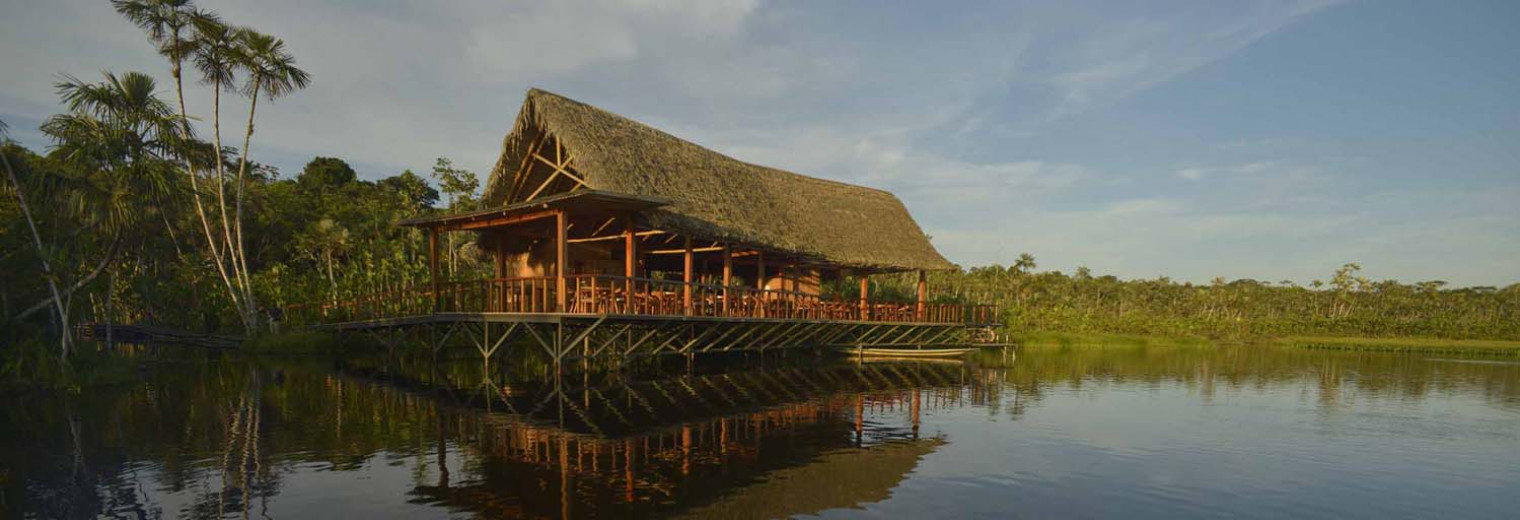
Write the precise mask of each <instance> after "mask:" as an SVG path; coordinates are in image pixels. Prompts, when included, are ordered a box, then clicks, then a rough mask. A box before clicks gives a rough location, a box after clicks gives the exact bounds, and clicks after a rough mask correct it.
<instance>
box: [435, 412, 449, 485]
mask: <svg viewBox="0 0 1520 520" xmlns="http://www.w3.org/2000/svg"><path fill="white" fill-rule="evenodd" d="M436 415H437V416H438V487H440V488H443V489H448V488H449V464H448V459H449V444H448V438H449V433H448V427H447V424H446V423H444V414H442V413H437V414H436Z"/></svg>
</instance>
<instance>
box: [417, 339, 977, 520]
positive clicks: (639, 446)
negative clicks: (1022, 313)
mask: <svg viewBox="0 0 1520 520" xmlns="http://www.w3.org/2000/svg"><path fill="white" fill-rule="evenodd" d="M964 370H965V369H964V367H962V366H960V365H949V364H945V365H929V364H914V365H900V364H866V365H861V366H833V367H824V368H810V369H805V370H799V369H787V368H782V369H766V370H751V371H743V372H735V373H722V374H706V375H694V376H684V377H677V378H670V379H660V380H649V381H636V382H617V383H614V384H606V385H595V386H581V387H576V388H564V387H562V388H553V387H545V388H541V389H534V390H527V391H510V392H507V391H501V389H500V387H496V386H494V385H489V386H485V385H483V386H482V390H484V391H467V390H446V389H441V388H437V389H435V390H436V395H438V396H439V397H440V399H441V401H443V403H441V404H446V405H448V406H449V407H454V408H460V407H463V408H468V409H469V410H471V412H470V413H465V414H460V415H461V416H463V417H467V418H468V419H465V420H464V421H462V422H461V423H460V424H462V425H463V428H462V430H461V431H460V432H459V434H458V435H453V436H444V437H447V438H451V439H453V440H454V441H455V442H456V443H458V444H460V445H463V446H466V447H468V448H469V451H470V452H472V455H474V456H475V458H476V459H477V462H476V463H475V464H473V465H471V469H472V470H474V472H475V473H476V475H474V476H473V477H472V478H471V479H469V480H467V481H451V479H450V475H451V472H450V468H448V467H447V466H446V465H445V464H444V460H445V459H440V460H439V461H437V462H438V463H439V468H438V469H439V479H438V482H437V483H436V484H435V485H424V486H418V487H417V488H416V489H415V490H414V493H415V494H416V495H417V497H418V498H417V500H418V501H421V502H426V503H437V504H440V505H445V506H448V507H450V508H454V509H462V510H468V511H473V512H476V513H480V514H482V515H485V516H497V515H502V516H546V515H559V516H566V517H568V516H586V515H597V516H605V515H612V516H616V517H626V516H629V515H642V514H649V513H656V512H659V513H670V512H674V511H676V510H686V511H687V512H692V513H695V512H699V511H701V512H702V513H703V514H718V515H721V516H725V517H735V516H736V515H737V516H738V517H750V516H754V517H774V516H778V515H779V516H785V515H788V514H797V513H805V512H814V511H819V510H823V509H829V508H838V507H851V506H854V505H856V504H861V503H869V502H876V501H880V500H883V499H885V498H887V497H888V496H889V494H890V490H891V489H892V488H893V487H895V486H896V485H897V484H898V482H900V481H901V480H902V479H903V478H904V476H905V475H906V474H907V473H908V472H909V471H911V470H912V469H913V468H914V467H915V466H916V465H917V463H918V459H919V458H920V457H922V456H923V455H926V454H928V453H929V452H931V451H933V450H934V449H935V448H936V447H937V446H939V445H940V444H942V443H943V442H944V440H943V439H941V438H938V437H935V436H923V437H921V436H920V427H921V425H920V423H921V420H922V418H923V415H924V414H925V413H930V412H932V411H934V410H937V409H940V408H943V407H947V406H956V405H958V403H959V402H960V400H962V399H963V398H965V396H966V393H965V392H964V391H963V388H964V386H963V385H965V384H967V383H970V381H967V380H966V374H965V372H964ZM397 383H400V384H401V385H402V386H414V385H419V383H415V382H399V381H398V382H397ZM973 384H974V383H973ZM440 417H442V415H440ZM442 427H444V426H443V425H440V428H442ZM441 438H442V437H441ZM445 449H446V447H445V446H440V447H439V451H440V452H443V451H444V450H445ZM453 470H454V472H457V471H458V470H459V468H453ZM677 504H680V505H679V506H678V505H677Z"/></svg>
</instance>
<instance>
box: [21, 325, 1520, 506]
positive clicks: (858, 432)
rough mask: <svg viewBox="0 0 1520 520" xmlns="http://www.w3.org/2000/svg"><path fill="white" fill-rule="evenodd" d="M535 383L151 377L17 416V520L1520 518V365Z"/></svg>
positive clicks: (1152, 355) (1267, 358) (1207, 354)
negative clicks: (83, 519)
mask: <svg viewBox="0 0 1520 520" xmlns="http://www.w3.org/2000/svg"><path fill="white" fill-rule="evenodd" d="M533 372H535V371H534V370H531V369H524V368H522V367H515V368H514V367H506V368H492V369H489V370H483V367H481V365H480V364H479V363H478V362H468V361H461V362H453V363H442V364H433V363H422V362H404V363H379V362H368V363H366V362H356V361H349V362H346V363H335V362H333V361H326V360H315V359H312V360H290V359H286V360H281V361H268V360H256V361H249V360H237V359H219V360H212V361H161V360H160V361H151V362H145V363H144V364H143V368H142V373H141V378H140V381H139V382H137V383H134V384H130V385H119V386H111V387H105V388H85V389H82V390H80V391H78V392H75V393H69V394H60V395H37V394H30V395H25V396H8V397H7V398H6V401H5V403H4V405H3V412H0V490H3V495H0V500H3V502H0V517H7V516H9V517H22V518H25V517H39V518H77V517H97V516H102V517H125V518H141V517H147V518H158V517H199V518H204V517H218V516H221V517H236V518H306V517H339V515H342V517H346V518H442V517H449V518H473V517H483V518H496V517H559V518H581V517H603V518H628V517H687V518H768V517H785V516H816V517H823V518H854V517H875V518H926V517H936V518H967V517H997V518H1007V517H1031V518H1044V517H1087V518H1096V517H1126V518H1135V517H1141V518H1145V517H1149V518H1189V517H1191V518H1203V517H1209V518H1212V517H1220V516H1231V517H1260V518H1288V517H1291V518H1301V517H1321V518H1351V517H1356V518H1408V517H1420V518H1457V517H1461V518H1515V517H1516V515H1517V514H1520V513H1517V512H1520V363H1515V362H1508V361H1495V360H1481V359H1460V358H1451V357H1449V356H1430V355H1419V354H1385V353H1341V352H1323V351H1307V350H1288V349H1276V348H1260V347H1257V348H1217V349H1216V348H1165V349H1158V348H1148V349H1144V348H1091V349H1075V350H1060V349H1031V350H1027V351H1024V352H1022V353H1020V354H1019V356H1018V357H1017V359H1014V360H1012V361H1010V362H1004V360H1002V359H999V357H998V356H996V355H989V356H986V358H985V359H974V360H971V361H969V362H965V363H960V362H956V363H949V362H941V363H924V362H920V363H865V364H854V363H849V362H844V361H839V362H819V361H814V360H812V359H811V358H808V360H807V361H806V362H797V361H796V360H795V359H794V360H793V362H792V363H782V362H774V361H768V362H767V364H766V365H765V366H756V365H755V364H750V365H748V366H727V367H698V369H697V370H696V371H695V373H692V374H687V373H686V372H685V371H678V372H675V373H660V372H654V371H645V372H641V373H636V374H623V375H617V374H612V375H595V376H584V377H583V376H581V375H576V376H573V377H569V378H567V379H564V380H561V381H560V383H559V385H558V386H555V385H553V384H545V383H538V382H535V381H534V379H535V378H533V377H530V374H532V373H533Z"/></svg>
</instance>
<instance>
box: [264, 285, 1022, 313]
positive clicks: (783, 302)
mask: <svg viewBox="0 0 1520 520" xmlns="http://www.w3.org/2000/svg"><path fill="white" fill-rule="evenodd" d="M558 290H559V289H558V280H557V279H556V278H554V277H533V278H497V279H490V280H471V281H455V282H445V283H441V284H439V286H438V291H437V293H436V295H435V293H434V291H433V289H432V287H431V286H423V287H420V288H412V289H403V290H395V291H386V292H378V293H372V294H366V295H362V296H358V297H354V298H347V299H339V300H326V301H321V302H314V303H309V304H296V305H290V306H287V307H285V310H284V316H283V319H284V320H285V321H287V322H291V323H300V324H314V323H336V322H343V321H358V320H369V319H378V318H394V317H402V316H413V315H423V314H430V313H434V312H512V313H565V314H631V315H642V316H706V317H723V318H778V319H806V320H838V321H872V322H889V323H959V324H966V325H974V326H990V325H995V324H997V323H998V321H999V318H1000V316H999V315H998V309H997V308H996V307H994V306H991V305H976V304H960V303H924V304H922V305H920V304H918V303H880V302H872V303H867V304H864V305H862V304H861V302H859V301H842V300H829V299H825V298H822V297H820V296H818V295H815V294H808V293H803V292H797V291H782V290H770V289H756V288H753V287H740V286H728V287H724V286H722V285H713V284H701V283H691V284H686V283H683V282H680V281H672V280H659V279H653V278H629V277H624V276H612V275H591V274H587V275H573V276H567V277H565V305H564V308H563V309H561V308H560V306H559V297H558V296H559V293H558ZM688 291H689V295H688Z"/></svg>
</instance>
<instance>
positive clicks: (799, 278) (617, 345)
mask: <svg viewBox="0 0 1520 520" xmlns="http://www.w3.org/2000/svg"><path fill="white" fill-rule="evenodd" d="M482 206H483V207H484V208H485V209H481V210H478V211H472V212H468V213H460V214H452V215H442V216H435V217H428V218H419V219H412V220H407V221H403V222H402V223H401V225H403V226H414V227H418V228H422V229H424V230H426V231H427V233H428V234H429V238H430V244H431V248H430V249H431V254H430V257H429V258H430V260H429V261H430V270H431V272H432V281H431V283H430V287H428V288H427V289H426V290H425V291H412V292H410V293H408V294H382V295H372V296H370V297H366V298H360V299H357V300H352V301H347V302H338V303H334V304H321V305H318V306H314V307H307V308H304V309H298V310H297V311H298V312H304V313H305V314H306V315H307V316H311V317H312V318H313V319H316V320H319V321H321V322H322V323H324V324H325V325H324V326H326V327H332V328H340V329H377V328H391V329H394V328H398V327H405V326H409V325H423V324H442V323H463V324H478V329H479V332H480V333H479V334H475V335H474V337H475V338H476V339H477V346H478V347H479V348H480V349H481V353H482V354H484V355H487V356H489V355H490V352H492V351H494V349H495V347H497V346H499V345H500V344H502V343H503V342H504V341H505V338H506V337H507V336H511V335H512V334H513V333H515V332H518V331H526V333H527V334H528V335H531V336H532V337H534V338H535V339H536V340H537V341H538V342H539V344H541V345H542V346H544V348H545V350H546V351H547V352H549V353H550V354H551V356H553V358H554V359H555V360H556V361H559V360H561V359H563V358H567V357H596V356H603V355H614V356H618V355H621V356H628V355H640V354H659V353H666V352H670V353H688V354H690V353H697V352H705V351H712V350H725V351H729V350H751V349H758V350H763V349H766V348H779V347H785V346H799V345H807V346H820V345H848V346H888V345H896V346H925V345H935V344H952V343H962V342H964V341H966V339H967V338H968V328H983V327H988V326H991V325H992V324H993V323H994V322H995V321H996V318H997V316H996V312H995V311H994V309H992V308H990V307H987V306H978V305H966V304H944V303H932V302H931V301H930V299H929V296H928V287H927V286H926V283H925V279H926V277H925V276H924V272H925V271H931V270H944V269H953V268H954V266H953V265H952V264H951V263H950V262H949V261H947V260H946V259H945V258H944V257H943V256H941V255H940V254H939V252H938V251H936V250H935V249H934V246H933V245H931V244H930V243H929V239H928V237H927V236H925V235H924V233H923V231H922V230H921V229H919V227H918V224H917V223H915V222H914V221H913V218H912V217H911V216H910V215H909V214H908V210H907V208H906V207H904V206H903V203H902V202H901V201H900V200H898V199H897V197H895V196H893V195H892V194H891V193H888V192H885V191H881V190H876V189H872V188H866V187H862V186H854V185H850V184H845V183H840V182H834V181H828V180H823V179H817V178H813V177H808V176H804V175H799V174H795V173H791V172H787V171H783V170H779V169H775V168H769V167H765V166H760V165H755V164H749V163H746V162H742V161H739V160H736V159H733V158H730V157H727V156H725V155H723V154H720V153H717V152H714V151H712V150H709V149H706V148H703V147H701V146H698V145H695V144H692V143H690V142H688V141H685V140H682V139H680V138H677V137H675V136H672V135H670V134H667V133H665V132H661V131H659V130H656V129H654V128H651V127H649V126H646V125H644V124H641V123H638V122H636V121H633V120H630V119H627V118H624V117H621V116H618V115H616V114H612V113H610V112H607V111H604V110H601V109H598V108H596V107H593V106H590V105H587V104H584V103H581V102H578V101H574V100H571V99H568V98H565V97H562V96H559V95H556V94H552V93H549V92H545V91H542V90H536V89H535V90H531V91H529V92H528V95H527V99H526V100H525V101H524V102H523V106H522V110H521V112H520V113H519V114H518V117H517V121H516V123H515V125H514V126H513V129H512V132H511V133H510V134H508V135H507V137H506V140H505V142H504V144H503V147H502V153H501V158H500V159H499V160H498V161H497V163H496V166H495V168H494V169H493V170H492V172H491V176H490V179H489V181H488V184H487V186H486V191H485V195H484V203H483V205H482ZM460 231H469V232H475V233H479V240H478V244H479V245H480V247H481V249H483V250H485V251H486V252H487V253H488V254H489V255H490V256H491V257H492V258H493V259H494V263H495V277H494V278H492V279H489V280H453V281H444V280H441V279H440V278H439V275H438V273H439V269H438V262H439V255H438V243H439V240H440V236H439V235H440V234H441V233H447V232H460ZM911 271H916V272H917V273H918V280H919V281H918V287H917V289H918V291H917V299H916V301H909V302H892V303H888V302H873V301H871V300H870V298H869V294H870V292H869V290H868V284H869V283H870V276H871V275H874V274H881V273H894V272H911ZM847 276H851V277H856V278H858V279H859V283H860V288H861V291H860V297H859V299H858V300H854V301H844V300H843V299H830V298H827V297H825V295H824V291H823V287H824V286H825V284H827V283H829V282H831V281H836V282H837V281H840V280H843V279H844V278H845V277H847ZM419 293H420V294H419ZM492 324H501V326H500V327H498V328H499V329H501V332H502V333H501V336H500V337H499V338H497V337H493V336H492V335H491V334H490V331H491V330H492ZM450 330H453V329H450ZM472 330H475V329H472Z"/></svg>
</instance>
